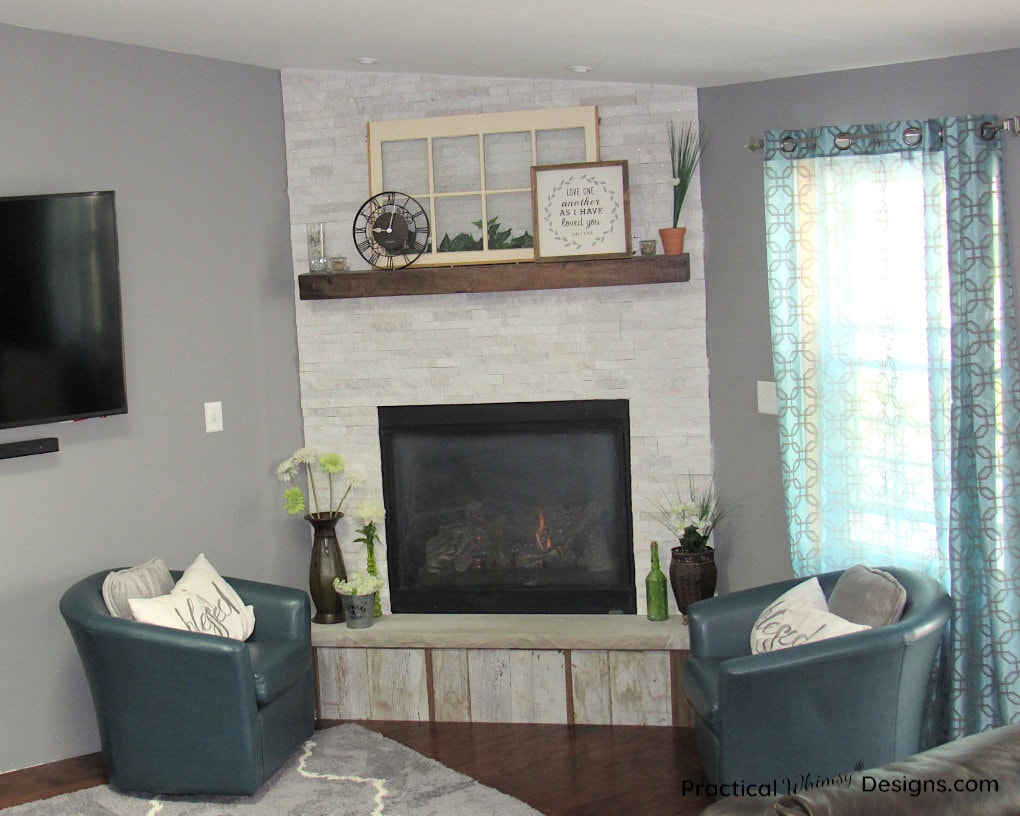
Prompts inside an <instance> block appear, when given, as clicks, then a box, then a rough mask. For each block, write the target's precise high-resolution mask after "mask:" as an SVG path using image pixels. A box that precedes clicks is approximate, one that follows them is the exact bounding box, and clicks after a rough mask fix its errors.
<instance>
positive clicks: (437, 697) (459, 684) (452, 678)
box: [432, 649, 471, 722]
mask: <svg viewBox="0 0 1020 816" xmlns="http://www.w3.org/2000/svg"><path fill="white" fill-rule="evenodd" d="M432 687H433V698H432V702H433V707H434V711H435V720H436V722H471V684H470V683H469V682H468V651H467V649H433V650H432Z"/></svg>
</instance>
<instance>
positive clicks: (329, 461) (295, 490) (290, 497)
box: [276, 448, 358, 516]
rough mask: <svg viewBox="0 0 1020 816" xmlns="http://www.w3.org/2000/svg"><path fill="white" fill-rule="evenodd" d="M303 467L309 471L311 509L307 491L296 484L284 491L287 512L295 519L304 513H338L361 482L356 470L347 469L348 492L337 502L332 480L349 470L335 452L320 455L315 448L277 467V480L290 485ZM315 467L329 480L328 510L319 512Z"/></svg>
mask: <svg viewBox="0 0 1020 816" xmlns="http://www.w3.org/2000/svg"><path fill="white" fill-rule="evenodd" d="M302 466H304V468H305V469H306V470H307V472H308V492H309V494H310V499H311V507H309V506H308V502H306V501H305V494H304V491H303V490H302V489H301V488H300V487H297V486H296V485H295V486H293V487H288V488H287V489H286V490H284V491H283V498H284V509H285V510H286V511H287V512H288V513H289V514H290V515H292V516H297V515H300V514H301V513H304V512H310V513H312V514H313V515H320V514H330V515H332V514H336V513H339V512H340V508H341V506H342V505H343V503H344V499H346V498H347V496H348V494H349V493H350V492H351V488H352V487H354V484H355V482H356V481H358V477H357V476H356V475H355V474H354V472H353V470H354V469H353V468H346V476H347V489H346V490H345V491H344V492H343V494H342V495H341V496H340V500H339V501H336V499H335V493H334V488H333V477H334V476H339V475H340V474H342V473H344V472H345V467H346V466H345V465H344V460H343V459H341V458H340V455H339V454H337V453H333V452H329V453H323V454H321V455H320V454H317V453H316V452H315V451H314V450H313V449H312V448H299V449H298V450H296V451H294V453H293V454H291V455H290V456H288V457H287V458H286V459H284V460H283V461H282V462H280V464H279V465H277V468H276V478H277V479H279V480H280V481H281V482H290V481H292V480H293V479H294V477H295V476H297V475H298V473H299V472H300V470H301V467H302ZM316 468H317V469H318V470H321V471H322V472H323V473H325V474H326V476H327V481H328V499H327V500H326V501H325V502H324V505H325V507H326V509H325V510H322V511H320V509H319V493H318V490H317V489H316V485H315V471H316Z"/></svg>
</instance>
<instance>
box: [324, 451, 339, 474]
mask: <svg viewBox="0 0 1020 816" xmlns="http://www.w3.org/2000/svg"><path fill="white" fill-rule="evenodd" d="M319 467H321V468H322V469H323V470H324V471H326V473H330V474H335V473H342V472H343V469H344V460H343V459H341V458H340V454H338V453H324V454H322V456H320V457H319Z"/></svg>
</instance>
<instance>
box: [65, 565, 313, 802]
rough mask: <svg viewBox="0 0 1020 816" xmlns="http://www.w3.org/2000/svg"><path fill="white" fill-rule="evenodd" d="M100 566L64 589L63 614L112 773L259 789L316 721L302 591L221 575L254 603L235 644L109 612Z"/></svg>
mask: <svg viewBox="0 0 1020 816" xmlns="http://www.w3.org/2000/svg"><path fill="white" fill-rule="evenodd" d="M106 574H107V573H106V572H98V573H96V574H95V575H91V576H89V577H88V578H85V579H84V580H82V581H79V582H78V583H76V584H74V585H73V586H72V587H70V588H69V589H68V590H67V591H66V592H65V593H64V595H63V596H62V597H61V599H60V613H61V615H63V617H64V620H65V621H66V622H67V625H68V627H69V628H70V630H71V635H72V637H73V638H74V643H75V645H76V647H77V649H78V654H79V656H80V657H81V662H82V666H83V668H84V670H85V676H86V678H87V680H88V684H89V689H90V691H91V692H92V700H93V703H94V706H95V712H96V719H97V721H98V724H99V736H100V741H101V744H102V751H103V759H104V763H105V765H106V771H107V774H108V776H109V779H110V782H111V783H113V784H114V785H116V786H117V787H118V788H121V789H123V790H129V791H139V792H146V793H164V794H224V795H227V794H229V795H246V794H252V793H254V792H255V791H257V790H258V789H259V787H261V785H262V784H263V783H264V782H265V781H266V780H267V779H268V778H269V777H270V776H271V775H272V773H273V772H274V771H275V770H276V769H277V768H279V766H280V765H282V764H283V762H284V761H285V760H286V759H287V758H288V757H290V756H291V754H293V753H294V751H295V750H296V749H297V748H298V747H299V746H300V745H301V744H302V743H303V742H304V741H305V740H306V739H308V737H310V736H311V734H312V732H313V730H314V727H315V710H314V694H315V691H314V677H313V671H312V644H311V624H310V620H311V604H310V602H309V599H308V595H307V594H306V593H305V592H303V591H301V590H296V589H291V588H288V587H280V586H274V585H271V584H265V583H259V582H255V581H246V580H241V579H237V578H227V579H226V580H227V582H228V583H229V584H230V585H231V586H232V587H233V588H234V589H235V590H236V591H237V593H238V594H239V595H240V596H241V598H242V599H243V600H244V602H245V604H251V605H252V606H253V607H254V609H255V631H254V633H253V634H252V636H251V638H249V640H247V641H245V642H242V641H239V640H232V639H230V638H225V637H216V636H213V635H205V634H198V633H194V632H185V631H179V630H176V629H169V628H166V627H161V626H153V625H150V624H145V623H138V622H136V621H133V620H126V619H123V618H117V617H113V616H111V615H110V614H109V613H108V612H107V609H106V605H105V603H104V601H103V595H102V584H103V579H104V578H105V577H106ZM172 574H173V576H174V579H175V580H176V579H177V578H179V577H180V573H179V572H177V573H172Z"/></svg>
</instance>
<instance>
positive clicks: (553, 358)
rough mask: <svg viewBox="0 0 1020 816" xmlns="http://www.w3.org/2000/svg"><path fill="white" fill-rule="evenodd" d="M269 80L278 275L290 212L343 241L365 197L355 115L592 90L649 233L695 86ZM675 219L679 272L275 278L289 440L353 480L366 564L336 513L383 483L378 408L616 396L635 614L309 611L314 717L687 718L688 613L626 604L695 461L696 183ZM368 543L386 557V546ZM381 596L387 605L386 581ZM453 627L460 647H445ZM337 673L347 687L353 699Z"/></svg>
mask: <svg viewBox="0 0 1020 816" xmlns="http://www.w3.org/2000/svg"><path fill="white" fill-rule="evenodd" d="M283 90H284V105H285V116H286V131H287V133H286V137H287V145H288V175H289V178H288V188H289V194H290V201H291V221H292V241H293V248H294V251H293V263H294V270H293V271H294V275H295V278H296V276H297V275H298V274H301V273H303V272H305V271H306V270H307V260H306V254H305V253H306V248H305V238H306V229H305V225H306V224H307V223H310V222H318V221H325V222H326V224H327V243H328V247H329V249H328V251H329V254H330V255H333V254H336V255H345V256H347V258H348V260H349V261H351V260H353V259H355V258H357V254H356V252H355V250H354V247H353V243H352V241H351V238H350V224H351V219H352V218H353V214H354V213H355V212H356V211H357V209H358V207H359V206H360V204H361V202H362V201H364V199H365V198H367V197H368V176H367V149H366V146H365V138H364V137H365V125H366V123H367V122H368V121H373V120H382V119H396V118H411V117H419V116H430V115H451V114H459V113H476V112H489V111H500V110H519V109H522V108H542V107H566V106H576V105H592V104H594V105H598V107H599V114H600V120H601V121H600V140H601V153H602V159H604V160H612V159H626V160H627V161H628V162H629V167H630V180H631V185H630V200H631V215H632V217H631V221H632V232H633V233H634V237H635V241H636V240H637V239H641V238H654V237H656V230H657V228H658V227H659V226H664V225H666V224H664V221H666V220H668V218H669V215H670V212H671V205H670V193H671V188H670V185H669V163H668V148H667V143H666V127H667V124H668V122H669V121H670V120H684V119H696V117H697V109H696V93H695V91H694V89H690V88H678V87H669V86H633V85H623V84H598V83H591V82H578V81H572V82H567V81H565V82H534V81H526V80H511V79H506V80H493V79H489V78H486V79H472V78H453V77H428V76H418V75H415V76H396V75H390V76H388V77H387V78H386V81H383V79H382V78H380V77H374V76H369V75H365V74H344V73H330V72H307V71H301V72H297V71H285V72H284V73H283ZM684 220H685V222H686V224H687V226H688V247H687V249H688V251H689V253H690V256H691V258H690V260H691V280H690V281H689V282H686V283H668V284H656V285H644V286H615V287H603V288H591V289H565V290H544V291H534V292H493V293H485V294H440V295H430V296H420V297H419V296H413V297H392V298H366V299H351V300H344V299H341V300H309V301H302V300H298V299H297V297H296V290H297V286H296V283H295V302H296V310H297V326H298V348H299V367H300V378H301V400H302V411H303V414H304V426H305V441H306V444H308V445H310V446H312V447H315V448H318V449H320V450H336V451H338V452H340V453H341V455H342V456H343V457H344V458H345V459H346V460H347V461H348V463H350V465H351V466H352V467H353V468H355V469H356V470H360V471H361V473H362V474H363V476H364V483H363V485H362V486H361V487H359V488H358V489H357V490H356V492H355V493H354V494H352V497H351V499H350V500H349V502H348V505H347V506H346V508H345V509H347V510H348V513H349V515H348V516H347V518H345V519H344V520H343V522H342V523H341V525H340V526H339V528H338V532H339V534H340V538H341V541H342V544H343V549H344V559H345V562H346V565H347V568H348V570H354V569H361V568H363V567H364V563H365V561H364V559H365V554H364V551H363V549H361V548H359V547H358V546H357V545H355V544H354V543H353V539H354V529H355V528H356V527H357V526H358V523H357V521H356V520H355V519H354V518H352V516H351V515H350V511H351V510H353V509H354V508H355V507H356V506H357V503H358V502H359V501H360V500H362V499H366V498H367V499H371V500H374V501H376V502H381V500H382V475H381V464H380V448H379V429H378V422H377V408H378V406H380V405H430V404H442V403H494V402H534V401H555V400H619V399H626V400H628V401H629V406H630V446H631V490H632V496H631V500H632V507H633V541H634V562H635V566H636V575H635V584H636V587H635V588H636V593H637V609H638V614H637V615H630V616H601V618H603V620H601V621H600V620H594V621H592V620H591V619H590V618H591V616H549V618H547V619H544V620H542V621H535V620H532V621H531V622H530V623H522V624H516V623H515V622H514V620H512V619H508V620H507V621H505V622H503V623H502V624H495V625H494V626H493V628H492V629H491V631H490V630H489V629H487V628H486V627H487V626H488V625H487V624H486V625H483V624H482V623H477V622H472V621H465V620H458V621H456V622H453V623H452V626H453V629H452V630H451V629H449V626H446V628H445V629H444V627H443V625H441V622H440V621H439V620H435V621H432V622H431V623H430V622H429V621H427V620H424V621H423V620H419V618H421V617H428V616H417V615H414V616H391V615H386V616H384V618H383V619H382V620H381V621H380V622H378V623H377V624H376V625H375V626H373V627H372V628H371V629H367V630H363V632H364V634H358V633H356V632H355V631H354V630H346V629H345V628H344V627H343V626H334V627H315V629H316V631H315V633H314V635H313V636H314V638H315V643H316V647H317V664H318V671H319V705H320V716H323V717H326V718H341V717H349V718H362V717H364V718H369V717H377V718H390V719H428V718H432V719H468V720H495V721H520V722H527V721H535V722H630V723H646V724H662V725H669V724H681V723H683V722H684V721H685V718H686V716H687V715H686V714H685V710H684V707H683V703H682V700H681V698H682V695H680V694H679V693H678V691H677V686H676V683H677V679H678V669H679V665H680V663H681V662H682V659H683V656H684V654H685V653H686V652H685V650H686V642H687V641H686V631H685V630H684V628H683V626H682V624H681V623H680V618H679V616H677V615H676V614H675V613H676V609H675V606H674V607H673V612H674V616H673V617H672V618H671V619H670V620H669V621H667V622H665V623H658V624H653V623H650V622H648V621H646V620H645V619H644V611H645V600H644V580H643V579H644V575H645V574H646V573H647V570H648V563H649V561H648V557H649V543H650V542H651V541H652V540H659V541H661V542H663V543H664V546H663V552H664V553H665V554H667V555H666V556H664V558H663V568H665V567H666V563H665V560H666V557H668V546H666V544H668V542H669V535H668V533H667V531H666V530H665V529H664V528H662V527H661V526H660V525H658V524H657V523H656V522H655V521H654V520H653V518H652V517H651V511H652V510H653V509H654V506H655V503H656V501H658V500H659V499H660V498H661V497H662V495H663V491H668V490H671V489H674V488H676V486H677V485H679V486H680V487H681V488H683V487H685V486H686V483H687V479H688V474H695V475H696V476H699V477H702V478H704V479H708V478H710V477H711V449H710V436H709V408H708V362H707V351H706V336H705V286H704V271H703V264H702V257H701V251H702V241H701V226H700V224H701V214H700V200H699V193H698V190H697V188H695V190H694V191H693V195H691V196H689V198H688V203H687V205H686V206H685V210H684ZM635 247H636V243H635ZM392 274H400V273H399V272H395V273H392ZM381 527H382V536H383V540H384V542H385V537H386V532H385V523H384V524H383V525H381ZM377 558H378V560H379V563H380V564H381V565H383V567H385V563H386V553H385V544H384V546H383V548H382V549H381V550H380V551H377ZM671 604H672V600H671ZM383 606H384V609H385V610H386V611H387V612H389V595H388V591H387V590H386V589H384V590H383ZM433 617H435V616H433ZM438 617H441V618H451V617H463V616H438ZM522 617H529V616H522ZM565 617H572V618H574V620H573V621H563V620H561V618H565ZM395 618H396V619H395ZM399 618H405V620H403V621H401V620H397V619H399ZM410 618H413V620H411V619H410ZM606 618H615V619H616V620H613V621H611V623H609V624H608V625H607V624H606V621H605V620H604V619H606ZM621 618H627V620H620V619H621ZM449 623H450V622H449V621H447V624H449ZM476 624H477V625H478V626H482V631H474V629H473V628H472V627H474V626H475V625H476ZM465 627H467V630H465ZM550 627H551V628H550ZM508 628H510V629H514V630H515V631H514V632H510V633H508V632H507V629H508ZM469 634H470V637H469V636H468V635H469ZM536 637H538V640H537V641H536V640H535V638H536ZM457 639H460V643H461V646H463V644H464V643H468V644H470V645H469V646H468V647H465V648H460V647H458V648H454V646H453V644H454V643H455V642H456V641H457ZM472 678H473V679H472ZM514 678H516V679H514ZM356 688H363V689H365V691H364V693H363V694H362V696H361V697H358V698H357V699H355V698H354V697H352V696H351V695H352V694H358V693H361V692H355V691H352V689H356ZM501 700H502V702H500V701H501ZM508 701H510V702H508Z"/></svg>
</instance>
